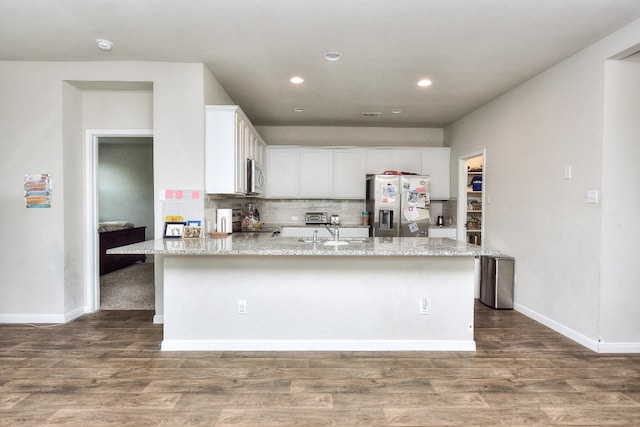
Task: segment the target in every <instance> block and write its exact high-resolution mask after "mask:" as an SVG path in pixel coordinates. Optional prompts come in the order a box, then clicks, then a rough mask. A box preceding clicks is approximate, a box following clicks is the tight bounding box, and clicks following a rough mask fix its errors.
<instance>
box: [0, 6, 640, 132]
mask: <svg viewBox="0 0 640 427" xmlns="http://www.w3.org/2000/svg"><path fill="white" fill-rule="evenodd" d="M638 18H640V1H638V0H368V1H365V0H128V1H126V0H91V1H87V0H56V1H41V0H0V60H40V61H111V60H145V61H172V62H173V61H175V62H197V63H204V64H206V66H207V67H208V68H209V70H211V72H212V73H213V74H214V75H215V76H216V77H217V79H218V80H219V81H220V83H221V84H222V86H223V87H224V88H225V90H226V91H227V92H228V93H229V95H230V96H231V98H232V99H233V100H234V102H236V103H238V104H239V105H240V106H241V107H242V109H243V110H244V111H245V112H246V113H247V115H248V116H249V118H250V120H251V121H252V122H253V123H254V124H255V125H262V126H269V125H286V126H303V125H314V126H383V127H444V126H446V125H447V124H449V123H451V122H453V121H455V120H457V119H458V118H460V117H462V116H463V115H465V114H467V113H469V112H470V111H472V110H474V109H475V108H477V107H479V106H480V105H482V104H484V103H486V102H488V101H490V100H492V99H494V98H496V97H498V96H500V95H501V94H503V93H505V92H507V91H508V90H510V89H511V88H513V87H515V86H517V85H518V84H520V83H522V82H523V81H525V80H527V79H529V78H531V77H533V76H534V75H536V74H538V73H540V72H541V71H543V70H545V69H547V68H549V67H550V66H552V65H554V64H556V63H558V62H559V61H561V60H563V59H564V58H566V57H568V56H570V55H572V54H574V53H575V52H577V51H579V50H580V49H583V48H585V47H587V46H588V45H590V44H592V43H593V42H595V41H597V40H599V39H601V38H602V37H604V36H606V35H607V34H609V33H611V32H613V31H615V30H617V29H619V28H621V27H623V26H624V25H626V24H628V23H630V22H632V21H633V20H635V19H638ZM99 38H102V39H108V40H110V41H112V42H113V44H114V46H113V49H112V50H111V51H109V52H105V51H101V50H99V49H98V48H97V46H96V39H99ZM328 51H337V52H340V53H341V54H342V59H341V60H340V61H337V62H329V61H326V60H325V59H324V57H323V55H324V53H325V52H328ZM293 75H299V76H301V77H303V78H304V79H305V82H304V83H303V84H301V85H298V86H295V85H292V84H291V83H289V78H290V77H291V76H293ZM421 78H428V79H430V80H432V82H433V84H432V85H431V86H430V87H426V88H420V87H418V86H417V84H416V83H417V81H418V80H419V79H421ZM295 107H302V108H303V109H304V111H303V112H294V111H293V109H294V108H295ZM393 109H402V113H401V114H393V113H392V112H391V111H392V110H393ZM363 112H376V113H381V114H380V115H379V116H378V117H376V118H363V117H361V115H362V113H363Z"/></svg>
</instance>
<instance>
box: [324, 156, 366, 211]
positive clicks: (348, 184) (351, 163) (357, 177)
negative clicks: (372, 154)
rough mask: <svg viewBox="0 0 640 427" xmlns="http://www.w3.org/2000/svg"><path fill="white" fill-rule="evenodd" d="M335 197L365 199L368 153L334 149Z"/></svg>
mask: <svg viewBox="0 0 640 427" xmlns="http://www.w3.org/2000/svg"><path fill="white" fill-rule="evenodd" d="M332 151H333V197H334V198H337V199H364V198H365V193H366V192H365V188H366V185H365V179H366V176H367V171H366V151H365V150H364V149H356V148H337V149H333V150H332Z"/></svg>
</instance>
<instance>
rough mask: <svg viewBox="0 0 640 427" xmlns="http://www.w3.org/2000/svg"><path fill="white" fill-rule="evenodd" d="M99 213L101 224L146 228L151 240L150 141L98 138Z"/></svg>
mask: <svg viewBox="0 0 640 427" xmlns="http://www.w3.org/2000/svg"><path fill="white" fill-rule="evenodd" d="M99 140H100V143H99V154H98V159H99V161H98V180H97V181H98V182H97V187H98V213H99V220H100V221H119V220H123V221H129V222H131V223H133V224H134V225H135V226H136V227H147V228H146V230H145V240H151V239H153V228H154V221H153V218H154V212H153V206H154V200H153V199H154V196H155V194H154V191H153V140H152V138H100V139H99Z"/></svg>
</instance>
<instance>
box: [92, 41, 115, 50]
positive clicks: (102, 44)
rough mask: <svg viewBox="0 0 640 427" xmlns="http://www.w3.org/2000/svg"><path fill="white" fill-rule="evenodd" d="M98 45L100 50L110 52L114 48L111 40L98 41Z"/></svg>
mask: <svg viewBox="0 0 640 427" xmlns="http://www.w3.org/2000/svg"><path fill="white" fill-rule="evenodd" d="M96 43H97V44H98V48H100V49H101V50H106V51H109V50H111V49H112V48H113V43H111V42H110V41H109V40H105V39H97V40H96Z"/></svg>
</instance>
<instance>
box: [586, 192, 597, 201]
mask: <svg viewBox="0 0 640 427" xmlns="http://www.w3.org/2000/svg"><path fill="white" fill-rule="evenodd" d="M587 203H589V204H596V203H598V190H587Z"/></svg>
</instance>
